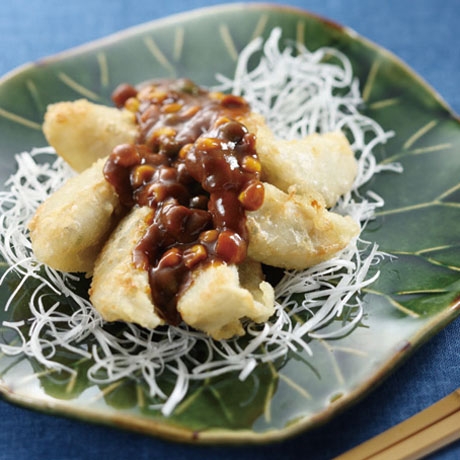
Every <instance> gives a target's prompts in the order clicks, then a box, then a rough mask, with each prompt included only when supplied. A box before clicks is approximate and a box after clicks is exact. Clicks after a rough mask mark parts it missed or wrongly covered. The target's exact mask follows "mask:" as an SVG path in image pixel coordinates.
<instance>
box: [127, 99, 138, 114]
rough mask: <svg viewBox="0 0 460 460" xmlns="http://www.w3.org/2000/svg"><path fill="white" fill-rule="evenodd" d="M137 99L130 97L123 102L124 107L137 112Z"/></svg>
mask: <svg viewBox="0 0 460 460" xmlns="http://www.w3.org/2000/svg"><path fill="white" fill-rule="evenodd" d="M139 105H140V102H139V99H138V98H137V97H130V98H129V99H128V100H127V101H126V102H125V109H126V110H129V111H130V112H133V113H135V112H137V111H138V110H139Z"/></svg>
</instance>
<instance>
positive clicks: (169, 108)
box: [162, 102, 182, 113]
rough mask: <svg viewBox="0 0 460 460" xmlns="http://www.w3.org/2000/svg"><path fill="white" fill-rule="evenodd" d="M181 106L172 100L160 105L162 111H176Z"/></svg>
mask: <svg viewBox="0 0 460 460" xmlns="http://www.w3.org/2000/svg"><path fill="white" fill-rule="evenodd" d="M181 108H182V104H180V103H179V102H172V103H171V104H165V105H164V106H163V107H162V111H163V112H164V113H176V112H179V110H180V109H181Z"/></svg>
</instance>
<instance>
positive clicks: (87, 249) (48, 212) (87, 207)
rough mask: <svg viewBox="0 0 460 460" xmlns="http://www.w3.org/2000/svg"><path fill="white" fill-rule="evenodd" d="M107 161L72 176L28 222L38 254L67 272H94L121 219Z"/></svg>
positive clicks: (43, 259) (100, 161)
mask: <svg viewBox="0 0 460 460" xmlns="http://www.w3.org/2000/svg"><path fill="white" fill-rule="evenodd" d="M104 163H105V160H103V159H101V160H99V161H97V162H96V163H94V165H93V166H91V167H90V168H88V169H87V170H85V171H84V172H82V173H81V174H79V175H78V176H75V177H72V178H71V179H69V180H68V181H67V182H66V183H65V184H64V186H63V187H62V188H61V189H59V190H58V191H57V192H55V193H54V194H53V195H51V196H50V197H49V198H48V199H47V200H45V201H44V202H43V203H42V204H41V205H40V206H39V207H38V209H37V211H36V213H35V215H34V217H33V218H32V220H31V221H30V222H29V230H30V239H31V241H32V247H33V250H34V253H35V256H36V258H37V259H38V260H40V261H41V262H43V263H45V264H47V265H49V266H50V267H53V268H55V269H57V270H62V271H65V272H84V273H91V272H92V270H93V265H94V261H95V260H96V257H97V254H98V253H99V251H100V250H101V248H102V246H103V244H104V243H105V241H106V239H107V238H108V236H109V234H110V232H111V231H112V230H113V229H114V227H115V226H116V224H117V223H118V220H119V218H120V205H119V200H118V196H117V195H116V194H115V190H114V189H113V187H112V185H110V184H109V183H108V182H107V181H106V180H105V178H104V175H103V173H102V169H103V166H104Z"/></svg>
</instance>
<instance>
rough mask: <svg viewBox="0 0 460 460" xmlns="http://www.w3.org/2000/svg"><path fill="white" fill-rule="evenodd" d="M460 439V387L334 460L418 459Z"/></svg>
mask: <svg viewBox="0 0 460 460" xmlns="http://www.w3.org/2000/svg"><path fill="white" fill-rule="evenodd" d="M457 439H460V388H458V389H457V390H455V391H454V392H453V393H451V394H450V395H448V396H446V397H445V398H443V399H441V400H440V401H438V402H437V403H435V404H433V405H432V406H430V407H428V408H427V409H425V410H423V411H421V412H419V413H418V414H415V415H414V416H413V417H411V418H409V419H407V420H405V421H404V422H401V423H400V424H399V425H396V426H394V427H392V428H390V429H389V430H387V431H385V432H383V433H382V434H380V435H378V436H376V437H374V438H372V439H370V440H369V441H366V442H364V443H363V444H360V445H359V446H357V447H355V448H353V449H351V450H349V451H348V452H345V453H344V454H342V455H340V456H338V457H336V458H335V459H334V460H387V459H388V460H415V459H418V458H421V457H422V456H425V455H428V454H430V453H432V452H434V451H435V450H437V449H440V448H441V447H444V446H446V445H447V444H449V443H451V442H453V441H455V440H457Z"/></svg>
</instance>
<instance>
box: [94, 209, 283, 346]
mask: <svg viewBox="0 0 460 460" xmlns="http://www.w3.org/2000/svg"><path fill="white" fill-rule="evenodd" d="M152 213H153V211H152V210H151V209H150V208H148V207H141V208H133V210H132V211H131V212H130V213H129V214H128V215H127V216H126V217H125V218H124V219H123V220H122V222H121V223H120V224H119V226H118V227H117V229H116V230H115V231H114V232H113V234H112V235H111V237H110V238H109V240H108V241H107V243H106V244H105V246H104V248H103V250H102V251H101V253H100V255H99V257H98V259H97V262H96V265H95V267H94V275H93V280H92V284H91V289H90V300H91V302H92V304H93V305H94V307H95V308H96V309H97V310H98V311H99V312H100V313H101V315H102V317H103V318H104V319H106V320H107V321H117V320H122V321H127V322H133V323H136V324H139V325H141V326H145V327H147V328H155V327H157V326H158V325H160V324H163V320H162V319H161V318H160V316H159V315H158V314H157V313H156V312H155V307H154V305H153V301H152V295H151V290H150V285H149V281H148V274H147V271H146V270H143V269H142V268H137V267H136V266H135V265H134V262H133V257H132V253H133V250H134V248H135V246H136V245H137V243H138V242H139V240H140V238H141V236H142V235H143V233H144V232H145V230H146V228H147V225H148V222H149V221H150V220H151V217H152ZM241 270H244V271H245V274H247V273H249V272H250V273H251V274H250V276H249V277H248V278H247V279H246V280H245V282H244V284H243V283H240V280H239V272H238V269H237V267H236V266H235V265H225V264H212V265H205V266H204V267H200V268H198V269H196V270H194V271H193V272H192V282H191V285H190V287H189V288H188V289H187V290H185V291H184V292H183V293H182V295H181V297H180V298H179V301H178V305H177V309H178V311H179V312H180V313H181V316H182V319H183V320H184V321H185V322H186V323H187V324H188V325H190V326H192V327H194V328H196V329H198V330H201V331H203V332H206V333H207V334H208V335H210V336H211V337H213V338H214V339H216V340H221V339H225V338H230V337H232V336H234V335H242V334H244V330H243V328H242V325H241V319H243V318H249V319H252V320H254V321H256V322H262V321H266V320H267V319H268V318H269V317H270V316H271V315H272V314H273V310H274V307H273V306H274V293H273V288H272V287H271V286H270V284H268V283H266V282H265V281H263V276H262V271H261V268H260V264H257V263H255V262H253V261H247V262H245V263H244V264H243V265H242V268H241ZM242 284H243V286H242Z"/></svg>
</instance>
